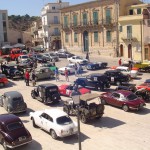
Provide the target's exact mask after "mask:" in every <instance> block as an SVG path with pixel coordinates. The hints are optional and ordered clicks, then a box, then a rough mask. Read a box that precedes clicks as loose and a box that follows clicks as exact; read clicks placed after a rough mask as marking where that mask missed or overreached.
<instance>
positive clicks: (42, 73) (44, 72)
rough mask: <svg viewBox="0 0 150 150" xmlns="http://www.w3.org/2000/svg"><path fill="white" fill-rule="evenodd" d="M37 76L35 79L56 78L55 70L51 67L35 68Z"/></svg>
mask: <svg viewBox="0 0 150 150" xmlns="http://www.w3.org/2000/svg"><path fill="white" fill-rule="evenodd" d="M34 71H35V75H36V78H35V80H36V81H37V80H41V79H49V78H50V79H52V78H54V72H53V71H51V70H50V69H49V67H38V68H36V69H35V70H34Z"/></svg>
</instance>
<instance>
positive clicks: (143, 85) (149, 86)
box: [136, 83, 150, 91]
mask: <svg viewBox="0 0 150 150" xmlns="http://www.w3.org/2000/svg"><path fill="white" fill-rule="evenodd" d="M136 88H137V89H142V88H144V89H147V90H148V91H150V83H143V84H141V85H138V86H136Z"/></svg>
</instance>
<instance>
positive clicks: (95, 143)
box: [0, 54, 150, 150]
mask: <svg viewBox="0 0 150 150" xmlns="http://www.w3.org/2000/svg"><path fill="white" fill-rule="evenodd" d="M82 55H83V54H82ZM84 55H85V54H84ZM90 59H91V60H94V61H107V62H108V64H109V66H112V65H117V63H118V58H110V57H106V56H105V57H102V56H96V55H91V56H90ZM67 63H68V62H67V60H66V59H61V60H60V62H57V63H56V65H58V67H62V66H65V65H66V64H67ZM104 71H105V70H99V71H87V72H85V73H84V74H83V76H84V75H86V74H88V73H90V72H101V73H103V72H104ZM69 78H70V83H71V82H73V81H74V80H75V79H76V77H75V76H74V75H72V76H70V77H69ZM147 78H149V74H147V73H145V74H143V75H141V76H139V78H138V79H136V80H134V81H132V83H136V84H140V83H142V82H143V81H144V80H145V79H147ZM60 79H61V80H60V81H59V82H56V81H55V80H45V81H39V82H38V84H41V83H54V84H57V85H60V84H62V83H66V81H65V78H64V76H60ZM111 88H112V89H113V88H114V86H112V87H111ZM32 89H33V87H32V86H30V87H26V86H25V82H24V81H23V80H19V81H12V80H10V85H9V86H8V87H6V88H1V89H0V94H2V93H3V92H6V91H11V90H17V91H19V92H21V93H22V94H23V96H24V99H25V101H26V103H27V106H28V112H27V113H26V114H20V115H18V116H19V117H20V118H21V120H22V121H23V123H24V125H25V126H26V127H27V129H28V130H29V131H30V132H31V134H32V137H33V142H32V143H30V144H28V145H25V146H22V147H20V148H16V150H58V149H59V150H77V149H78V139H77V136H71V137H67V138H63V139H58V140H54V139H52V138H51V136H50V135H49V133H47V132H45V131H43V130H41V129H39V128H33V126H32V122H31V121H30V118H29V112H32V111H36V110H41V109H46V108H54V107H55V108H58V109H62V105H63V104H62V103H60V104H59V105H49V106H46V105H44V104H43V103H41V102H39V101H37V100H33V99H32V98H31V96H30V93H31V90H32ZM92 92H93V93H94V92H95V91H92ZM97 93H99V94H100V93H102V92H97ZM66 99H68V98H67V97H62V100H66ZM0 112H1V114H3V113H6V111H5V110H4V108H2V107H1V108H0ZM149 118H150V104H149V103H147V105H146V108H144V109H143V110H140V111H138V112H137V111H131V112H124V111H123V110H122V109H118V108H115V107H112V106H108V105H106V106H105V113H104V115H103V117H102V118H101V119H100V120H92V121H90V122H89V123H88V124H83V123H81V137H82V138H81V141H82V150H130V149H132V150H149V149H150V144H149V141H150V140H149V139H150V134H149V133H150V125H149ZM72 119H73V120H76V117H72ZM1 149H2V147H1V146H0V150H1Z"/></svg>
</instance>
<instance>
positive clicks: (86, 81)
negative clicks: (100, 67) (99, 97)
mask: <svg viewBox="0 0 150 150" xmlns="http://www.w3.org/2000/svg"><path fill="white" fill-rule="evenodd" d="M75 83H76V84H77V85H81V86H83V87H86V88H90V89H95V90H101V91H103V90H104V89H106V88H110V82H109V81H108V79H107V76H106V75H104V74H100V73H92V74H89V75H87V76H86V77H81V78H78V79H77V80H76V81H75Z"/></svg>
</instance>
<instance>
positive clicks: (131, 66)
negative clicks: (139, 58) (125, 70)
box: [129, 61, 133, 70]
mask: <svg viewBox="0 0 150 150" xmlns="http://www.w3.org/2000/svg"><path fill="white" fill-rule="evenodd" d="M132 68H133V63H132V61H129V70H132Z"/></svg>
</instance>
